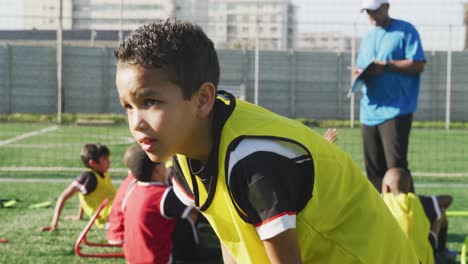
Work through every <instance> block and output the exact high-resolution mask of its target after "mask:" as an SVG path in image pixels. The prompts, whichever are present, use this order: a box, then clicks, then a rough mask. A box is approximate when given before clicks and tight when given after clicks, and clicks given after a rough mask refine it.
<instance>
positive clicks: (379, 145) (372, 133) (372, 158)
mask: <svg viewBox="0 0 468 264" xmlns="http://www.w3.org/2000/svg"><path fill="white" fill-rule="evenodd" d="M412 121H413V114H407V115H402V116H397V117H395V118H393V119H390V120H387V121H385V122H384V123H382V124H379V125H377V126H366V125H363V124H361V135H362V141H363V146H364V161H365V165H366V173H367V177H368V178H369V180H370V181H371V182H372V184H373V185H374V186H375V188H376V189H377V190H378V191H379V192H380V190H381V185H382V179H383V177H384V175H385V172H386V171H387V170H388V169H390V168H394V167H399V168H403V169H406V170H408V172H410V171H409V169H408V143H409V135H410V131H411V123H412ZM410 176H411V173H410ZM410 179H411V191H412V192H414V185H413V178H412V177H410Z"/></svg>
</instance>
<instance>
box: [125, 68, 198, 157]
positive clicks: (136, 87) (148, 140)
mask: <svg viewBox="0 0 468 264" xmlns="http://www.w3.org/2000/svg"><path fill="white" fill-rule="evenodd" d="M116 85H117V90H118V92H119V98H120V103H121V104H122V106H123V107H124V109H125V110H126V112H127V116H128V124H129V128H130V132H131V133H132V135H133V137H134V138H135V139H136V140H137V142H138V143H139V144H140V146H141V147H142V149H143V150H144V151H145V152H146V153H147V154H148V156H149V158H150V159H151V160H153V161H158V162H161V161H164V160H166V159H167V158H169V157H170V156H172V155H174V154H176V153H186V152H187V148H190V145H191V144H190V143H189V142H190V140H191V136H192V132H193V131H196V125H197V114H196V113H197V105H196V100H194V96H192V99H191V100H184V98H183V95H182V90H181V88H180V87H179V86H177V85H176V84H174V83H172V82H171V81H169V78H168V75H167V73H166V72H165V71H164V70H163V69H157V68H152V67H148V68H144V67H141V66H121V65H119V66H117V74H116Z"/></svg>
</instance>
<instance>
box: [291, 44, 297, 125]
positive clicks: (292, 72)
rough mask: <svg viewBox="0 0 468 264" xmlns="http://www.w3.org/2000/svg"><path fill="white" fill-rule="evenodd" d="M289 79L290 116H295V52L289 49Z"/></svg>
mask: <svg viewBox="0 0 468 264" xmlns="http://www.w3.org/2000/svg"><path fill="white" fill-rule="evenodd" d="M289 70H290V71H289V80H290V86H291V89H290V91H291V95H290V97H289V98H290V102H289V103H290V107H289V109H290V113H289V114H290V115H291V117H292V118H296V52H295V51H294V50H289Z"/></svg>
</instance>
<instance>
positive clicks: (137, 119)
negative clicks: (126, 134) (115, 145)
mask: <svg viewBox="0 0 468 264" xmlns="http://www.w3.org/2000/svg"><path fill="white" fill-rule="evenodd" d="M131 119H132V120H131V125H132V127H131V128H132V129H133V130H137V131H141V130H144V129H145V128H146V127H147V124H146V121H145V119H144V118H143V117H142V115H141V113H139V112H136V113H134V115H132V117H131Z"/></svg>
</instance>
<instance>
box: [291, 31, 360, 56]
mask: <svg viewBox="0 0 468 264" xmlns="http://www.w3.org/2000/svg"><path fill="white" fill-rule="evenodd" d="M352 41H353V39H352V37H351V36H347V35H345V34H343V33H341V32H317V33H300V34H299V41H298V45H297V49H298V50H325V51H330V50H333V51H348V50H351V48H352ZM356 47H359V40H358V39H357V40H356Z"/></svg>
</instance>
